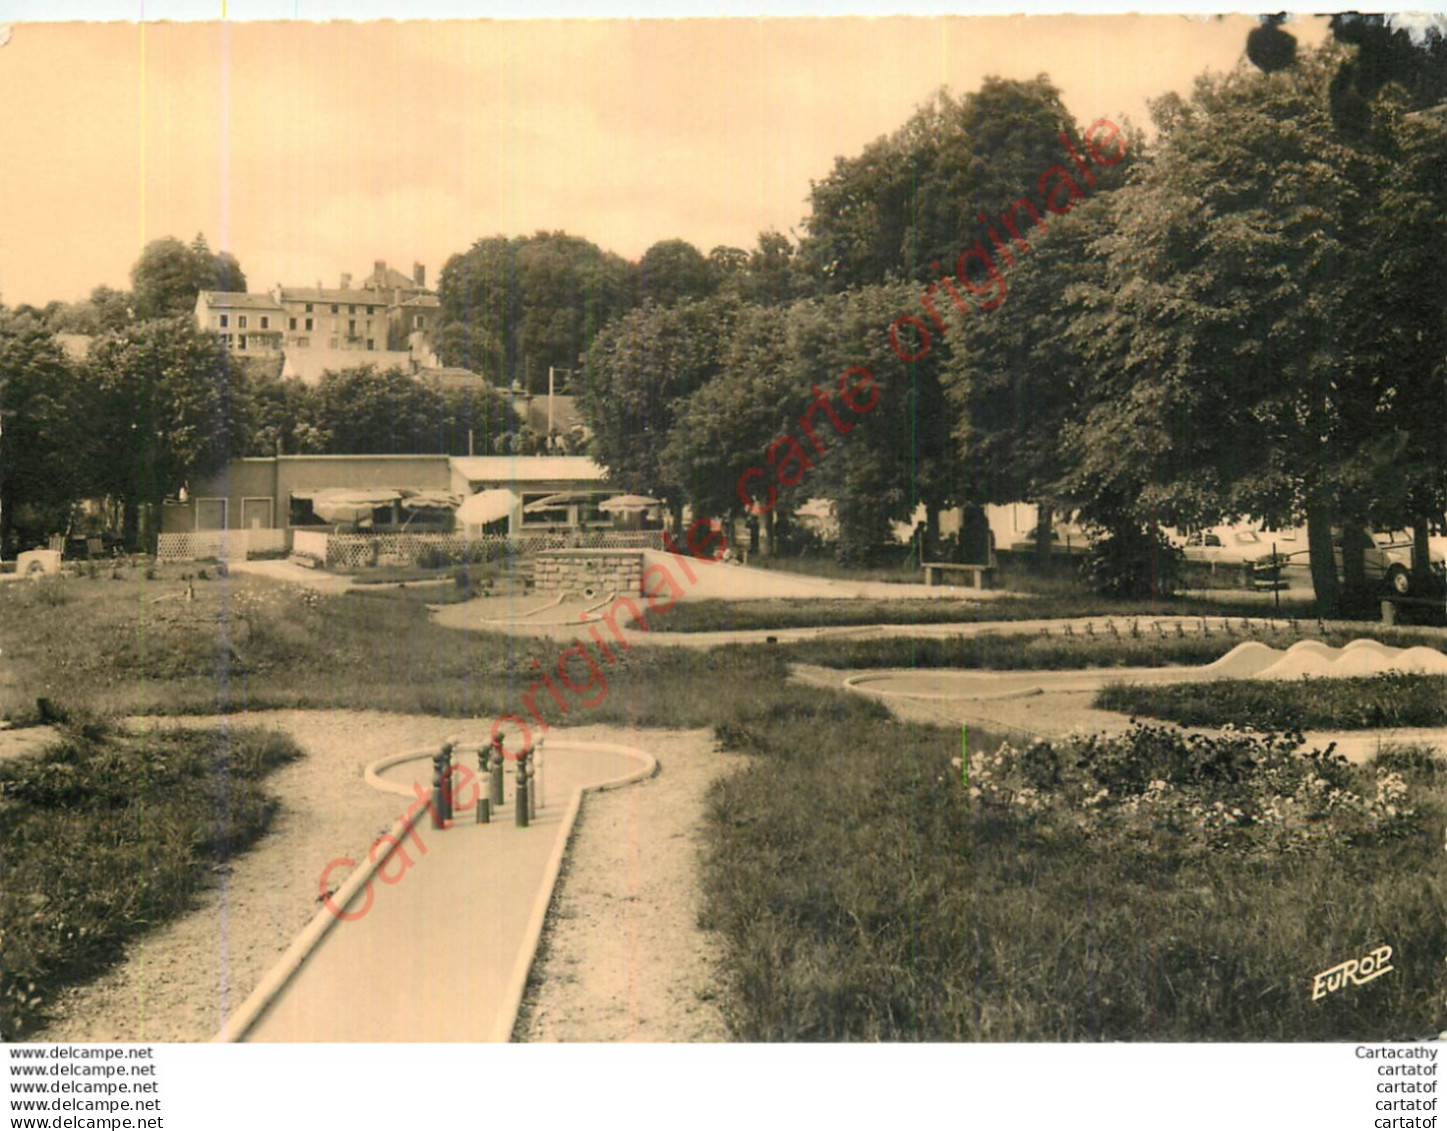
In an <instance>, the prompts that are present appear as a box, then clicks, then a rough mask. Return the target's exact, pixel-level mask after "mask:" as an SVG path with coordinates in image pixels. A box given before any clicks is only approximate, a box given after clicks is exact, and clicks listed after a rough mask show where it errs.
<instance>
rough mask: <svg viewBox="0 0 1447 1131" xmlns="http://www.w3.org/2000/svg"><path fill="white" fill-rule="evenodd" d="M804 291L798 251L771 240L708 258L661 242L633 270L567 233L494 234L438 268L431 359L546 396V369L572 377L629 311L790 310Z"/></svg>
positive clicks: (772, 236) (780, 239)
mask: <svg viewBox="0 0 1447 1131" xmlns="http://www.w3.org/2000/svg"><path fill="white" fill-rule="evenodd" d="M808 286H809V281H808V276H807V272H806V271H805V270H804V269H803V264H802V261H800V260H799V259H798V257H797V248H796V247H795V245H794V244H793V243H792V242H791V241H790V240H789V238H788V237H787V236H784V235H781V234H780V233H778V232H765V233H763V234H762V235H761V236H760V237H759V242H758V246H757V247H755V248H754V249H753V250H752V251H745V250H743V249H741V248H734V247H716V248H714V249H713V251H712V252H710V253H709V254H708V255H707V256H705V255H704V254H703V253H702V252H700V251H699V250H698V249H697V248H696V247H694V246H693V245H692V244H690V243H688V242H687V241H685V240H680V239H669V240H662V241H660V242H658V243H656V244H654V245H653V246H652V247H650V248H649V249H648V251H647V252H645V253H644V255H643V258H642V259H641V260H640V261H639V262H638V263H636V264H634V263H629V262H628V261H627V260H625V259H623V258H621V257H620V256H617V255H614V254H613V253H611V252H605V251H603V250H602V249H601V248H599V247H598V246H597V245H596V244H593V243H591V242H590V241H588V240H586V239H583V238H581V237H579V236H572V235H569V234H567V233H566V232H538V233H536V234H534V235H531V236H516V237H513V238H508V237H506V236H493V237H491V238H488V239H482V240H478V241H477V242H476V243H474V244H473V245H472V247H471V248H469V249H468V250H467V251H466V252H463V253H461V254H459V255H454V256H453V257H452V258H451V259H449V260H448V261H447V264H446V265H445V266H444V267H443V269H442V274H441V276H440V278H439V280H438V299H439V301H440V303H441V318H440V328H439V335H438V352H439V353H440V355H441V357H442V360H443V362H444V363H446V364H448V365H457V366H461V367H463V368H466V369H470V370H472V371H473V372H474V373H479V374H482V375H484V376H485V377H487V378H488V379H489V380H490V381H491V382H493V383H494V384H496V385H500V386H511V385H513V384H514V383H518V384H520V385H522V386H523V387H525V388H527V389H529V390H531V391H533V392H543V391H546V389H547V381H548V370H549V368H555V369H562V370H565V371H567V372H568V373H569V374H575V373H576V371H577V369H578V367H579V359H580V358H581V357H583V356H584V355H585V354H586V353H587V351H588V349H589V348H591V346H592V343H593V340H594V338H595V337H596V336H597V334H598V333H599V332H600V331H601V330H602V329H603V328H604V327H605V326H607V325H608V324H609V323H611V322H614V321H616V320H617V319H618V318H620V317H622V316H623V315H625V314H626V313H628V312H629V311H633V310H637V309H640V308H642V307H645V306H652V307H657V308H660V309H669V308H672V307H673V306H675V305H677V304H679V303H683V302H699V301H703V300H706V299H709V298H712V297H715V296H718V297H724V298H731V299H734V300H737V301H745V302H787V301H788V300H790V299H792V298H793V297H795V295H796V294H799V293H802V292H803V291H804V290H806V289H807V288H808Z"/></svg>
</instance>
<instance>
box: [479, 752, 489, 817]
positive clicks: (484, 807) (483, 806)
mask: <svg viewBox="0 0 1447 1131" xmlns="http://www.w3.org/2000/svg"><path fill="white" fill-rule="evenodd" d="M487 761H488V758H487V747H486V746H485V745H484V746H479V747H478V748H477V776H478V779H479V780H480V781H484V782H485V781H487V779H488V769H487ZM477 794H478V796H477V823H478V824H479V825H487V824H491V823H492V800H491V799H490V798H488V797H484V796H483V794H482V789H481V788H480V787H479V789H478V791H477Z"/></svg>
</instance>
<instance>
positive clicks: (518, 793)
mask: <svg viewBox="0 0 1447 1131" xmlns="http://www.w3.org/2000/svg"><path fill="white" fill-rule="evenodd" d="M531 753H532V751H531V750H527V749H524V750H523V752H522V753H521V754H519V755H518V767H517V775H516V777H515V778H514V784H513V797H514V799H515V801H516V820H517V827H518V828H520V829H525V828H527V827H528V817H529V815H530V813H529V809H530V803H529V801H528V755H529V754H531Z"/></svg>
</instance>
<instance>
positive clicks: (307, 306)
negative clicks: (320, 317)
mask: <svg viewBox="0 0 1447 1131" xmlns="http://www.w3.org/2000/svg"><path fill="white" fill-rule="evenodd" d="M306 312H307V313H308V314H310V313H311V312H312V304H311V303H307V304H306Z"/></svg>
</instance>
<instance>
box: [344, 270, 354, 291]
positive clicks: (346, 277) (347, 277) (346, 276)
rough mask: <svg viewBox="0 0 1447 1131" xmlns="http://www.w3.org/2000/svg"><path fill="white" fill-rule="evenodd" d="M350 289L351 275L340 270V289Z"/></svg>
mask: <svg viewBox="0 0 1447 1131" xmlns="http://www.w3.org/2000/svg"><path fill="white" fill-rule="evenodd" d="M351 289H352V277H351V275H349V274H347V272H345V271H343V272H342V290H344V291H349V290H351Z"/></svg>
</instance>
